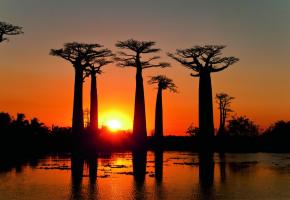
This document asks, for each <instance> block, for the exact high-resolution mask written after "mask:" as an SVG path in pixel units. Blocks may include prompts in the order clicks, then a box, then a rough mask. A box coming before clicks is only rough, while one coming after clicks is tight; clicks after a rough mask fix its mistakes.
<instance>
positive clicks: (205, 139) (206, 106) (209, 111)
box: [199, 71, 214, 150]
mask: <svg viewBox="0 0 290 200" xmlns="http://www.w3.org/2000/svg"><path fill="white" fill-rule="evenodd" d="M199 130H200V138H201V141H202V144H201V145H202V148H203V149H205V150H206V149H207V148H209V149H210V148H211V144H212V139H213V136H214V125H213V105H212V88H211V78H210V73H209V72H207V71H203V72H201V73H200V78H199Z"/></svg>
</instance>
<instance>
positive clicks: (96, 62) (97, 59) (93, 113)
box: [85, 45, 113, 132]
mask: <svg viewBox="0 0 290 200" xmlns="http://www.w3.org/2000/svg"><path fill="white" fill-rule="evenodd" d="M100 47H101V45H100ZM110 56H113V54H112V52H111V50H109V49H100V50H98V51H97V50H96V51H95V56H94V59H93V61H92V62H91V63H90V65H89V66H88V67H87V68H86V69H85V71H86V75H87V76H90V77H91V103H90V129H91V131H93V132H95V131H97V130H98V120H99V117H98V91H97V77H96V76H97V74H101V73H102V69H101V68H102V67H103V66H105V65H107V64H109V63H112V61H109V60H107V58H108V57H110Z"/></svg>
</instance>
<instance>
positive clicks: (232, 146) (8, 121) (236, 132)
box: [0, 112, 290, 156]
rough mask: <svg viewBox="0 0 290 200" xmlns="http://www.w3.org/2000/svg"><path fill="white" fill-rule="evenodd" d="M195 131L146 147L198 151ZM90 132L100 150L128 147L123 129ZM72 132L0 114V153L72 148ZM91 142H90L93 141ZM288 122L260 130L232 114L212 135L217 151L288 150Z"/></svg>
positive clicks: (128, 139) (89, 138) (86, 142)
mask: <svg viewBox="0 0 290 200" xmlns="http://www.w3.org/2000/svg"><path fill="white" fill-rule="evenodd" d="M195 131H198V130H196V128H194V127H190V128H189V129H188V131H187V133H189V134H190V135H191V137H189V136H165V137H164V139H163V140H162V141H161V142H160V141H158V142H156V141H154V138H153V137H148V147H149V149H154V148H156V147H157V148H163V149H164V150H197V149H198V145H199V144H200V143H199V136H198V133H197V134H195V133H196V132H195ZM91 134H92V133H91V132H90V131H86V132H85V133H84V134H83V144H84V146H86V145H87V146H89V145H95V146H97V148H96V149H97V150H100V151H121V150H122V151H124V150H130V148H131V145H132V142H133V139H132V134H131V133H130V132H126V131H120V132H119V133H115V134H112V133H111V132H110V131H109V130H108V129H106V128H104V127H103V128H102V129H100V131H99V135H98V136H95V137H92V135H91ZM71 142H72V132H71V128H70V127H57V126H52V127H47V126H45V125H44V124H43V123H41V122H40V121H39V120H38V119H37V118H32V119H31V120H28V119H26V118H25V115H24V114H21V113H20V114H17V116H16V117H12V116H10V115H9V114H8V113H5V112H1V113H0V143H1V145H0V150H1V151H0V152H1V155H2V156H3V155H7V156H10V155H30V154H40V153H63V152H69V151H70V150H71ZM92 143H93V144H92ZM289 144H290V121H277V122H276V123H274V124H273V125H271V126H270V127H269V128H267V129H266V130H265V131H262V132H261V131H259V129H258V126H257V125H255V124H254V123H253V122H252V121H251V120H249V119H248V118H247V117H232V119H230V120H229V121H228V124H227V126H226V128H225V132H224V134H222V135H217V136H215V140H214V148H215V150H216V151H226V152H257V151H267V152H290V145H289Z"/></svg>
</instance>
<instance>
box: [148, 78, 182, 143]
mask: <svg viewBox="0 0 290 200" xmlns="http://www.w3.org/2000/svg"><path fill="white" fill-rule="evenodd" d="M148 83H149V84H158V92H157V98H156V108H155V133H154V137H155V138H156V139H157V140H160V139H161V138H162V137H163V109H162V90H166V89H169V91H171V92H177V90H176V85H175V84H174V83H173V81H172V80H171V79H170V78H167V77H166V76H164V75H158V76H153V77H151V79H150V80H149V81H148Z"/></svg>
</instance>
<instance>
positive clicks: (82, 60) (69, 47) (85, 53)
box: [50, 42, 102, 145]
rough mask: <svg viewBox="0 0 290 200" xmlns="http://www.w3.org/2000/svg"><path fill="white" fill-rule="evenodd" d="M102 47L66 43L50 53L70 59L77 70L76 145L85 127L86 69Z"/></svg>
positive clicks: (74, 109)
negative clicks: (84, 88)
mask: <svg viewBox="0 0 290 200" xmlns="http://www.w3.org/2000/svg"><path fill="white" fill-rule="evenodd" d="M100 47H102V46H101V45H99V44H84V43H77V42H71V43H65V44H64V48H61V49H51V51H50V55H53V56H59V57H61V58H63V59H65V60H67V61H69V62H70V63H71V64H72V65H73V67H74V70H75V83H74V102H73V119H72V133H73V136H74V145H77V144H76V143H79V139H80V138H81V134H82V132H83V128H84V119H83V82H84V79H85V77H86V76H87V74H86V73H85V69H86V68H87V67H89V66H91V65H92V64H93V63H94V62H95V59H96V57H98V56H99V55H100V52H99V51H98V48H100Z"/></svg>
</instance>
